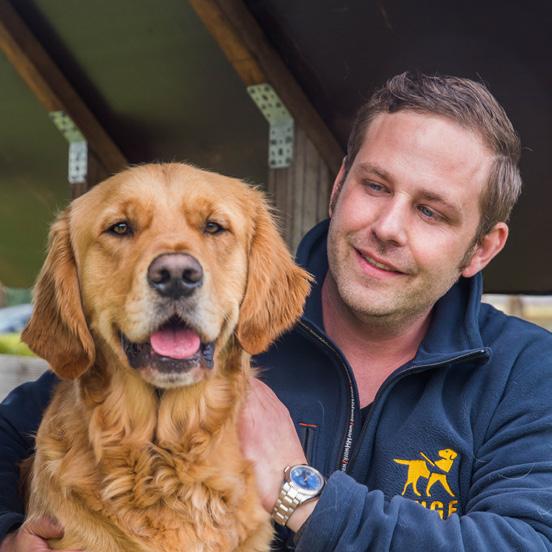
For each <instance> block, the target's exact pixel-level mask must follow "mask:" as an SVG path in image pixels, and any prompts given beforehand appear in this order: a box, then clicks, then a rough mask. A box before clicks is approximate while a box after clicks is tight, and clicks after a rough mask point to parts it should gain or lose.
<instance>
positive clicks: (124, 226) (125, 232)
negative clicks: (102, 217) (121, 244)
mask: <svg viewBox="0 0 552 552" xmlns="http://www.w3.org/2000/svg"><path fill="white" fill-rule="evenodd" d="M107 231H108V232H109V233H110V234H114V235H115V236H130V235H132V227H131V226H130V224H129V223H128V222H126V221H120V222H116V223H115V224H113V225H112V226H110V227H109V228H108V230H107Z"/></svg>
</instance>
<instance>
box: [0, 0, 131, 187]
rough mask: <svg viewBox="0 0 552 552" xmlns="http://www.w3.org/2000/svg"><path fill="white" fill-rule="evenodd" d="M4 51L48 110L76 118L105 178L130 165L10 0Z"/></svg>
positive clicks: (0, 11)
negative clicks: (61, 112)
mask: <svg viewBox="0 0 552 552" xmlns="http://www.w3.org/2000/svg"><path fill="white" fill-rule="evenodd" d="M0 48H1V49H2V51H3V52H4V54H5V55H6V57H7V58H8V60H9V61H10V63H11V64H12V65H13V67H14V68H15V70H16V71H17V73H19V75H20V77H21V78H22V79H23V81H24V82H25V83H26V84H27V86H28V87H29V89H30V90H31V91H32V92H33V94H34V95H35V96H36V98H37V99H38V101H39V102H40V103H41V104H42V105H43V106H44V108H45V109H46V111H48V112H49V113H50V112H53V111H63V112H65V113H66V114H67V115H68V116H69V117H70V118H71V119H72V121H73V123H74V124H75V125H76V126H77V127H78V128H79V130H80V132H81V133H82V135H83V136H84V138H85V139H86V141H87V144H88V147H89V149H90V150H91V152H92V153H93V154H94V156H95V158H96V159H97V160H98V162H99V163H100V164H101V166H102V168H103V171H102V172H103V173H105V175H109V174H113V173H115V172H118V171H120V170H121V169H123V168H125V167H126V166H127V164H128V162H127V160H126V158H125V156H124V155H123V154H122V153H121V151H120V150H119V148H118V146H117V145H116V144H115V142H114V141H113V140H112V139H111V137H110V136H109V134H108V133H107V132H106V131H105V130H104V128H103V127H102V126H101V125H100V123H99V122H98V121H97V119H96V117H95V116H94V114H93V113H92V112H91V111H90V110H89V109H88V107H87V106H86V104H85V103H84V101H83V100H82V99H81V98H80V97H79V95H78V94H77V92H76V91H75V89H74V88H73V87H72V86H71V84H70V83H69V82H68V80H67V79H66V78H65V76H64V75H63V73H62V72H61V71H60V70H59V68H58V67H57V66H56V64H55V63H54V62H53V60H52V59H51V58H50V56H49V55H48V53H47V52H46V50H45V49H44V48H43V47H42V45H41V44H40V43H39V42H38V40H37V39H36V38H35V37H34V35H33V34H32V32H31V31H30V29H29V28H28V27H27V25H26V24H25V22H24V21H23V20H22V19H21V17H19V15H18V14H17V12H16V11H15V10H14V9H13V7H12V6H11V4H10V3H9V2H8V1H7V0H0ZM94 183H95V182H91V184H94Z"/></svg>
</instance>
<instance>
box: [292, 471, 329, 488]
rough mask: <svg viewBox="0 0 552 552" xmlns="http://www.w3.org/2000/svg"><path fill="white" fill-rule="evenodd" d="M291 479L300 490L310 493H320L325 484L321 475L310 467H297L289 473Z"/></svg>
mask: <svg viewBox="0 0 552 552" xmlns="http://www.w3.org/2000/svg"><path fill="white" fill-rule="evenodd" d="M289 479H290V481H292V482H293V483H294V484H295V485H297V486H298V487H299V488H300V489H302V490H305V491H310V492H316V491H319V490H320V489H321V488H322V485H323V484H324V480H323V479H322V477H321V475H320V474H319V473H318V472H317V471H316V470H314V469H313V468H311V467H309V466H295V467H294V468H293V469H292V470H291V472H290V473H289Z"/></svg>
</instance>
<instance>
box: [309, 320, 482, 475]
mask: <svg viewBox="0 0 552 552" xmlns="http://www.w3.org/2000/svg"><path fill="white" fill-rule="evenodd" d="M299 325H300V326H301V327H302V328H303V329H305V330H306V331H307V332H308V333H309V334H310V335H311V336H312V337H314V338H315V339H316V340H317V341H319V342H320V343H322V344H323V345H324V346H325V347H327V348H328V349H329V350H330V351H332V353H333V354H334V356H335V358H336V359H337V360H338V362H339V365H340V366H341V367H342V368H343V370H344V372H345V375H346V376H347V382H348V384H349V385H348V389H349V405H350V409H349V421H348V424H347V430H346V432H345V435H344V437H343V439H342V441H341V450H342V451H343V452H342V454H341V459H340V461H339V462H338V464H337V469H338V470H340V471H342V472H347V468H348V466H349V465H351V464H352V462H353V460H355V459H356V455H355V456H354V457H353V458H351V450H352V446H353V429H354V423H355V407H356V402H355V393H354V387H353V386H354V384H353V379H352V377H351V374H350V372H349V367H348V365H347V364H346V362H345V361H344V360H343V358H342V356H341V353H340V352H339V351H338V350H337V349H336V348H335V347H334V346H333V345H332V344H331V343H330V342H329V341H328V340H326V339H324V337H323V336H322V335H320V334H319V333H318V332H317V331H316V330H315V329H314V328H311V327H310V326H309V325H307V324H306V323H305V321H303V320H300V321H299ZM486 355H487V351H486V350H485V349H475V350H472V351H469V352H468V353H464V354H462V355H458V356H456V357H452V358H449V359H446V360H443V361H439V362H432V363H429V364H423V365H420V366H415V367H412V368H407V369H406V370H404V371H403V372H401V373H400V374H395V376H390V377H389V378H388V379H387V380H385V381H384V382H383V384H382V385H381V387H380V388H379V389H378V392H377V393H376V396H375V398H374V401H373V403H372V408H370V412H374V405H375V404H376V402H377V401H378V399H379V398H380V397H381V395H382V394H383V392H384V391H385V390H386V389H387V388H388V387H389V386H390V385H392V384H394V383H396V382H397V381H399V380H400V379H402V377H403V376H405V375H407V374H408V375H411V374H418V373H421V372H424V371H425V370H429V369H431V368H436V367H438V366H442V365H444V364H452V363H455V362H458V361H467V360H472V359H476V358H480V357H483V356H486ZM367 422H368V420H366V422H365V423H364V424H363V427H362V429H361V432H360V435H359V439H358V440H359V442H361V441H362V439H363V438H364V433H365V431H366V427H367V426H368V423H367ZM357 450H358V449H357Z"/></svg>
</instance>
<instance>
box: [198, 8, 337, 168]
mask: <svg viewBox="0 0 552 552" xmlns="http://www.w3.org/2000/svg"><path fill="white" fill-rule="evenodd" d="M189 2H190V4H191V6H192V7H193V9H194V10H195V11H196V13H197V14H198V16H199V17H200V19H201V20H202V21H203V23H204V25H205V26H206V28H207V29H208V31H209V32H210V33H211V35H212V36H213V37H214V39H215V40H216V41H217V43H218V44H219V46H220V47H221V48H222V50H223V52H224V54H225V55H226V57H227V58H228V60H229V61H230V63H231V64H232V66H233V67H234V69H235V70H236V72H237V73H238V75H239V76H240V77H241V79H242V81H243V82H244V84H245V85H246V86H250V85H253V84H261V83H263V82H268V83H269V84H271V85H272V87H273V88H274V90H276V93H277V94H278V96H280V99H281V100H282V101H283V102H284V104H285V106H286V107H287V109H288V110H289V112H290V113H291V115H292V116H293V118H294V119H295V121H296V123H297V124H298V125H299V126H300V127H301V128H302V129H303V130H304V131H305V132H306V133H307V135H308V137H309V138H310V140H311V141H312V143H313V144H314V145H315V147H316V148H317V150H318V151H319V152H320V155H321V156H322V158H323V159H324V161H325V162H326V163H327V165H328V168H329V169H330V171H331V172H332V173H333V174H334V175H335V174H337V172H338V170H339V167H340V165H341V161H342V159H343V156H344V152H343V150H342V148H341V146H340V145H339V143H338V142H337V140H336V139H335V137H334V136H333V134H332V133H331V131H330V130H329V129H328V127H327V126H326V124H325V123H324V121H323V120H322V118H321V117H320V115H319V114H318V112H317V111H316V110H315V109H314V107H313V106H312V104H311V103H310V101H309V99H308V98H307V96H306V95H305V93H304V92H303V90H302V89H301V87H300V86H299V84H298V83H297V81H296V80H295V78H294V77H293V76H292V74H291V73H290V72H289V70H288V68H287V67H286V65H285V64H284V62H283V61H282V59H281V58H280V56H279V54H278V53H277V52H276V50H275V49H274V48H273V47H272V46H271V45H270V44H269V43H268V40H267V39H266V37H265V36H264V33H263V31H262V29H261V28H260V26H259V24H258V23H257V21H256V20H255V18H254V17H253V16H252V15H251V13H250V12H249V10H248V9H247V7H246V6H245V5H244V3H243V1H242V0H189Z"/></svg>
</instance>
